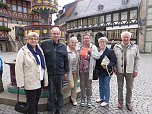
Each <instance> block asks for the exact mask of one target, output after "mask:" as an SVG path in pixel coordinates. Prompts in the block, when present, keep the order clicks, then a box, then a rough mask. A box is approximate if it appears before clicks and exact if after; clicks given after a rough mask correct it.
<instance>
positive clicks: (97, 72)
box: [93, 68, 100, 80]
mask: <svg viewBox="0 0 152 114" xmlns="http://www.w3.org/2000/svg"><path fill="white" fill-rule="evenodd" d="M99 75H100V72H99V70H98V69H96V68H95V69H94V70H93V80H98V78H99Z"/></svg>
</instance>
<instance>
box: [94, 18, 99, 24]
mask: <svg viewBox="0 0 152 114" xmlns="http://www.w3.org/2000/svg"><path fill="white" fill-rule="evenodd" d="M96 24H98V17H94V18H93V25H96Z"/></svg>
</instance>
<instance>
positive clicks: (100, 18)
mask: <svg viewBox="0 0 152 114" xmlns="http://www.w3.org/2000/svg"><path fill="white" fill-rule="evenodd" d="M99 23H100V24H102V23H104V16H100V17H99Z"/></svg>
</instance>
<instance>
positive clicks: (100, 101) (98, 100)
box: [96, 99, 104, 103]
mask: <svg viewBox="0 0 152 114" xmlns="http://www.w3.org/2000/svg"><path fill="white" fill-rule="evenodd" d="M103 101H104V100H102V99H97V100H96V102H97V103H102V102H103Z"/></svg>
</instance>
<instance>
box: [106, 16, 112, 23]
mask: <svg viewBox="0 0 152 114" xmlns="http://www.w3.org/2000/svg"><path fill="white" fill-rule="evenodd" d="M106 22H111V14H109V15H106Z"/></svg>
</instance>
